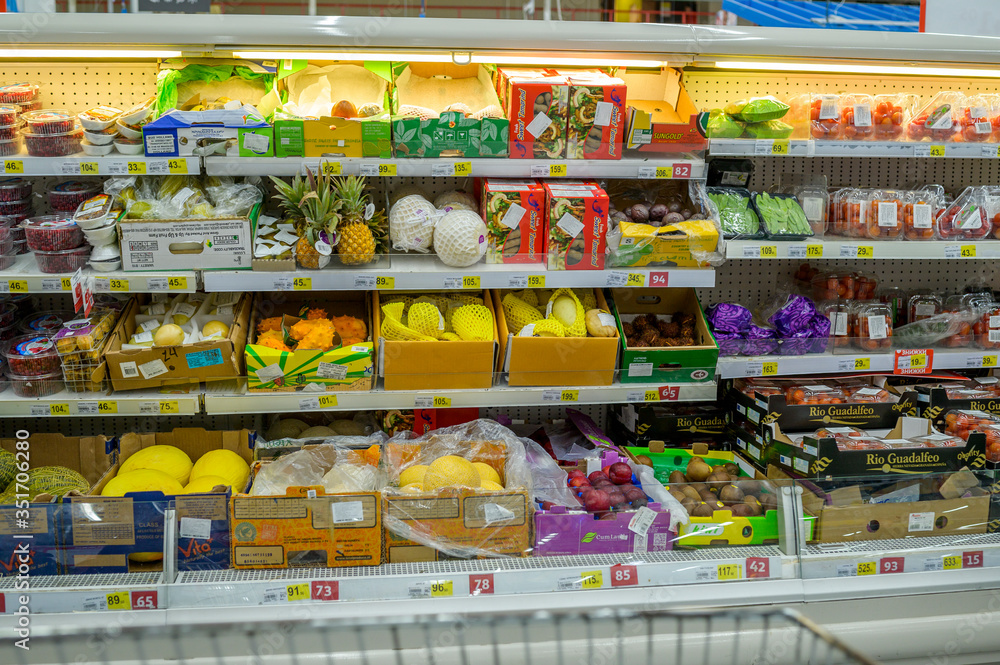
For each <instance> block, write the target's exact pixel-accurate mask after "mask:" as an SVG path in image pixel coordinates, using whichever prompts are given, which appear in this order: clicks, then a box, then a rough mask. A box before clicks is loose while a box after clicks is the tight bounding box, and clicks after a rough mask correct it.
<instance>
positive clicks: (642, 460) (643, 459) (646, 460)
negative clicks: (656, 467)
mask: <svg viewBox="0 0 1000 665" xmlns="http://www.w3.org/2000/svg"><path fill="white" fill-rule="evenodd" d="M635 461H636V462H638V463H639V464H642V465H643V466H653V460H652V458H650V457H649V455H636V456H635Z"/></svg>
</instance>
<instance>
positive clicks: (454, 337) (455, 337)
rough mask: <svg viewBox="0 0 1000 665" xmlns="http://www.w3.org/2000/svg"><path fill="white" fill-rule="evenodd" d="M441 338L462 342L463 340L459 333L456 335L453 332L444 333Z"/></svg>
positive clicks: (447, 340)
mask: <svg viewBox="0 0 1000 665" xmlns="http://www.w3.org/2000/svg"><path fill="white" fill-rule="evenodd" d="M441 339H443V340H445V341H446V342H460V341H462V338H461V337H459V336H458V335H456V334H455V333H453V332H446V333H442V334H441Z"/></svg>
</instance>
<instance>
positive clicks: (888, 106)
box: [872, 93, 917, 141]
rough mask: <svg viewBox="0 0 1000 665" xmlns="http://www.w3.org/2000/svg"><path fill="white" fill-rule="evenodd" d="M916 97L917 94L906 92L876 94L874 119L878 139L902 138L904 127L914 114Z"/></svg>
mask: <svg viewBox="0 0 1000 665" xmlns="http://www.w3.org/2000/svg"><path fill="white" fill-rule="evenodd" d="M916 99H917V96H916V95H913V94H906V93H904V94H897V93H890V94H882V95H875V100H874V101H875V111H874V114H873V117H872V120H873V122H874V124H875V140H876V141H900V140H902V138H903V132H904V129H903V128H904V126H905V125H906V123H908V122H909V121H910V118H911V117H912V115H913V107H914V105H915V103H916Z"/></svg>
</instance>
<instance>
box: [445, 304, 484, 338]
mask: <svg viewBox="0 0 1000 665" xmlns="http://www.w3.org/2000/svg"><path fill="white" fill-rule="evenodd" d="M451 325H452V327H453V328H454V329H455V334H457V335H458V336H459V337H461V338H462V339H463V340H466V341H471V340H479V341H486V340H491V339H493V314H492V313H491V312H490V310H489V309H487V308H486V307H485V306H484V305H464V306H462V307H459V308H458V309H456V310H455V313H454V314H453V315H452V317H451Z"/></svg>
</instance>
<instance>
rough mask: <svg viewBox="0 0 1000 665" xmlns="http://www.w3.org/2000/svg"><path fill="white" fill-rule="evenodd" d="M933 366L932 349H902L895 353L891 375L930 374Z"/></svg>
mask: <svg viewBox="0 0 1000 665" xmlns="http://www.w3.org/2000/svg"><path fill="white" fill-rule="evenodd" d="M933 366H934V349H902V350H899V351H896V362H895V365H894V366H893V370H892V373H893V374H930V373H931V369H932V368H933Z"/></svg>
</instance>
